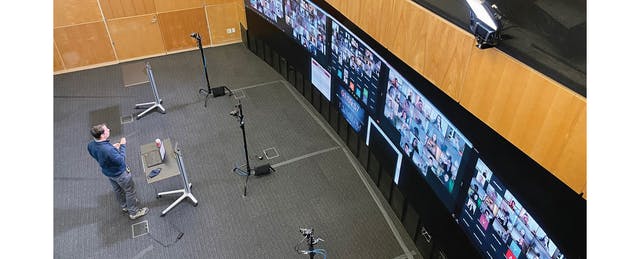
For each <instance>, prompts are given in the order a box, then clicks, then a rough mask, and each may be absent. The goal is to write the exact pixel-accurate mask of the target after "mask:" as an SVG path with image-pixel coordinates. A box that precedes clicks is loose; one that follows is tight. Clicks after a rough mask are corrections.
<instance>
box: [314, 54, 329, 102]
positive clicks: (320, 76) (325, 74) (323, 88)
mask: <svg viewBox="0 0 640 259" xmlns="http://www.w3.org/2000/svg"><path fill="white" fill-rule="evenodd" d="M311 84H313V86H315V87H316V89H318V91H320V93H322V96H324V98H325V99H327V101H331V74H330V73H329V71H327V70H326V69H324V67H322V65H320V63H318V62H317V61H316V60H315V59H313V58H311Z"/></svg>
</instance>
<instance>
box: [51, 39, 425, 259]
mask: <svg viewBox="0 0 640 259" xmlns="http://www.w3.org/2000/svg"><path fill="white" fill-rule="evenodd" d="M205 56H206V58H207V63H208V66H209V67H208V73H209V78H210V81H211V86H212V87H216V86H221V85H226V86H228V87H229V88H230V89H231V90H233V92H234V93H235V94H236V96H221V97H217V98H210V99H209V100H208V104H207V107H204V97H203V96H201V95H199V94H198V89H199V88H206V81H205V78H204V75H203V70H202V62H201V57H200V52H199V51H189V52H184V53H178V54H172V55H168V56H162V57H156V58H150V59H147V60H145V61H147V62H149V63H150V65H151V67H152V69H153V73H154V77H155V81H156V85H157V88H158V93H159V95H160V97H161V98H162V100H163V106H164V108H166V114H161V113H158V112H151V113H149V114H148V115H146V116H144V117H143V118H141V119H140V120H133V121H130V122H128V121H126V119H127V118H126V117H127V116H132V115H134V114H136V113H137V112H140V111H142V110H136V109H134V106H135V104H138V103H144V102H150V101H153V94H152V92H151V89H150V84H149V83H143V84H139V85H135V86H130V87H124V86H123V76H122V74H123V72H122V66H123V64H119V65H113V66H107V67H101V68H96V69H91V70H85V71H80V72H74V73H67V74H61V75H56V76H54V98H53V104H54V117H53V118H54V181H53V184H54V198H53V205H54V206H53V207H54V218H53V222H54V239H53V242H54V258H308V255H302V254H298V253H296V251H295V250H294V247H295V246H296V244H298V242H299V241H300V240H301V239H302V238H303V236H302V234H301V233H300V232H299V228H300V227H307V228H310V227H312V228H313V229H314V235H315V236H316V237H319V238H322V239H323V240H324V241H323V242H320V243H319V244H318V245H317V248H321V249H325V250H326V251H327V258H407V257H411V256H413V257H415V258H420V255H416V251H417V249H416V248H415V245H414V244H413V242H412V241H411V239H410V238H409V236H408V234H407V233H406V231H405V230H404V228H403V227H402V225H401V223H400V221H399V220H398V219H397V217H396V216H395V214H394V213H393V211H392V209H391V208H390V207H389V205H388V204H387V202H386V201H384V199H382V198H381V197H382V196H381V194H380V192H379V191H378V189H377V188H376V187H375V185H374V184H373V183H372V182H371V180H370V179H369V177H368V176H367V173H366V172H365V171H364V169H363V168H362V166H360V164H359V163H358V162H357V158H355V157H354V156H353V155H352V154H351V153H350V151H349V150H348V148H347V147H346V145H345V144H344V143H343V142H342V140H341V139H340V137H339V136H337V134H335V132H333V130H332V129H331V127H330V126H329V124H328V123H327V122H326V121H325V120H324V119H323V118H322V116H321V115H320V114H319V113H318V112H317V111H316V110H314V108H313V106H311V105H310V104H309V103H308V102H307V101H306V100H305V99H304V97H302V96H301V95H300V94H299V93H298V92H297V90H295V88H294V87H292V86H291V85H290V84H289V83H288V82H286V80H284V78H282V77H281V76H280V74H278V73H277V72H276V71H274V70H273V69H272V68H271V67H269V66H268V65H267V64H266V63H265V62H263V61H262V60H260V59H259V58H258V57H256V56H255V55H254V54H253V53H251V52H250V51H249V50H247V49H246V48H245V47H244V46H243V45H242V44H234V45H229V46H223V47H217V48H209V49H206V50H205ZM137 62H139V61H137ZM242 96H243V97H242ZM237 98H239V100H240V101H241V102H242V106H243V111H244V115H245V130H246V136H247V144H248V153H249V157H250V163H251V165H252V167H255V166H257V165H261V164H265V163H270V164H271V165H273V166H274V167H275V169H276V171H275V172H274V173H272V174H269V175H266V176H261V177H256V176H251V177H250V178H249V180H248V183H247V185H246V186H247V195H246V197H245V196H243V189H244V186H245V177H243V176H240V175H238V174H236V173H234V172H232V168H233V166H234V164H244V163H245V160H244V149H243V141H242V131H241V129H240V127H239V126H240V124H239V122H238V121H237V120H236V118H234V117H232V116H230V115H229V113H230V111H232V110H234V105H235V104H237V101H238V100H237ZM123 117H124V118H123ZM122 119H125V121H121V120H122ZM98 121H105V122H108V123H109V127H110V128H112V129H114V130H113V132H112V137H111V139H113V140H116V141H117V140H118V139H119V138H120V137H122V136H125V137H127V163H128V165H129V167H130V168H131V169H132V171H133V173H134V181H135V184H136V187H137V195H138V198H139V200H140V203H141V205H142V206H147V207H149V208H150V209H151V211H150V213H149V214H148V215H147V216H145V217H142V218H139V219H136V220H130V219H129V218H128V217H127V216H126V215H125V214H122V213H121V212H120V209H119V206H118V203H117V202H116V200H115V197H114V195H113V192H112V190H111V186H110V184H109V183H108V181H107V179H106V178H105V177H104V176H103V175H102V174H101V172H100V169H99V167H98V165H97V163H96V162H95V161H94V160H93V159H92V158H91V157H90V156H89V154H88V153H87V150H86V145H87V143H88V142H89V141H91V136H90V135H89V132H88V130H89V126H90V125H91V124H93V123H96V122H98ZM156 138H171V140H172V142H174V143H175V142H178V143H179V144H180V146H181V148H182V152H183V158H184V159H183V160H184V165H185V170H186V172H187V174H188V176H189V178H190V182H191V183H192V184H193V190H192V192H193V194H194V196H195V197H196V198H197V199H198V201H199V203H198V206H197V207H194V206H192V204H191V203H190V202H189V201H183V202H182V203H180V204H178V205H177V206H176V207H175V208H174V209H173V210H171V211H170V212H169V213H168V214H167V215H166V216H165V217H160V212H161V211H162V210H164V209H165V208H166V207H168V206H169V205H170V204H171V203H173V201H174V200H175V199H176V198H177V197H178V196H163V197H161V198H156V193H157V192H162V191H167V190H173V189H179V188H181V187H182V181H181V178H180V177H172V178H169V179H166V180H163V181H160V182H157V183H153V184H148V183H147V182H146V181H145V178H144V175H143V169H142V163H141V159H140V145H143V144H147V143H151V142H153V140H154V139H156ZM270 148H271V150H274V149H275V150H276V151H277V154H278V156H277V157H274V158H271V159H266V158H265V159H263V160H260V159H258V157H259V156H264V153H263V151H264V150H266V149H270ZM271 155H273V153H271ZM145 221H146V223H147V224H148V229H149V233H148V234H145V235H142V236H139V237H135V238H133V237H132V225H133V224H136V223H140V222H145ZM181 233H182V235H181V238H180V239H177V237H178V235H180V234H181ZM302 247H303V248H305V246H302ZM316 258H322V256H320V255H317V256H316Z"/></svg>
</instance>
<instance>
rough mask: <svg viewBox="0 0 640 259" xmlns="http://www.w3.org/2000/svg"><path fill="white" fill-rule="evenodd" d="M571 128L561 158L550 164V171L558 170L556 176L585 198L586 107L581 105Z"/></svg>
mask: <svg viewBox="0 0 640 259" xmlns="http://www.w3.org/2000/svg"><path fill="white" fill-rule="evenodd" d="M581 108H582V109H581V110H580V111H579V112H578V114H579V115H580V116H578V118H576V120H575V122H574V125H573V128H571V130H570V131H569V133H568V135H569V136H568V140H567V144H566V145H565V146H564V147H563V148H562V151H561V154H562V159H558V160H556V161H555V163H554V164H552V165H551V168H550V171H552V172H559V174H557V176H558V178H559V179H560V180H562V181H563V182H564V183H566V184H567V185H569V186H570V187H571V188H572V189H573V190H575V191H576V192H577V193H584V196H583V197H584V198H585V199H586V198H587V179H586V174H585V175H583V174H582V172H586V171H587V108H586V107H584V106H582V107H581Z"/></svg>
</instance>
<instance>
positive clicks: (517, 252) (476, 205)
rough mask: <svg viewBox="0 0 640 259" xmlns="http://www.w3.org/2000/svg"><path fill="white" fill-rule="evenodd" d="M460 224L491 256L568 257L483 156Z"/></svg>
mask: <svg viewBox="0 0 640 259" xmlns="http://www.w3.org/2000/svg"><path fill="white" fill-rule="evenodd" d="M458 223H459V224H460V225H461V226H462V227H463V229H464V230H465V232H466V233H467V234H468V235H469V237H470V239H471V240H472V241H473V242H474V243H475V244H476V245H477V246H478V248H479V249H480V250H481V251H482V253H483V254H484V255H485V256H488V257H491V258H529V259H532V258H554V259H560V258H564V255H563V254H562V253H561V252H560V250H559V249H558V247H556V245H555V243H554V242H553V241H552V240H551V239H549V237H548V236H547V234H546V233H545V231H544V230H543V229H542V227H540V225H538V223H537V222H536V221H535V220H534V219H533V217H531V215H530V214H529V212H528V211H527V210H526V209H525V208H524V207H523V206H522V205H521V204H520V202H519V201H518V199H516V197H514V195H513V194H512V193H511V192H510V191H509V190H508V189H507V188H505V186H504V185H503V184H502V182H501V181H500V180H499V179H498V177H496V176H495V175H494V174H493V172H492V171H491V170H490V169H489V168H488V167H487V166H486V165H485V164H484V162H482V160H480V159H478V162H477V164H476V166H475V174H474V177H473V178H471V182H470V184H469V190H468V191H467V197H466V199H465V205H464V206H463V207H462V208H461V211H460V218H459V221H458Z"/></svg>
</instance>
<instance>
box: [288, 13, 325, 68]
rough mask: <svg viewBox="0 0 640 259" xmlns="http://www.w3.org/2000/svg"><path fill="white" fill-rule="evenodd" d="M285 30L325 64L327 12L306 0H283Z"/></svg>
mask: <svg viewBox="0 0 640 259" xmlns="http://www.w3.org/2000/svg"><path fill="white" fill-rule="evenodd" d="M284 17H285V24H286V26H285V27H284V29H285V32H286V33H287V34H288V35H289V36H291V37H293V39H294V40H295V41H296V42H298V43H299V44H300V45H302V46H303V47H304V48H305V49H306V50H307V51H308V52H309V53H310V54H311V56H312V57H314V58H315V59H316V60H318V61H320V62H321V63H322V64H326V62H327V61H326V60H327V57H326V56H327V48H326V44H327V43H326V40H327V14H326V13H325V12H324V11H323V10H322V9H320V8H319V7H317V6H316V5H315V4H313V3H311V2H309V1H306V0H284Z"/></svg>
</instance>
